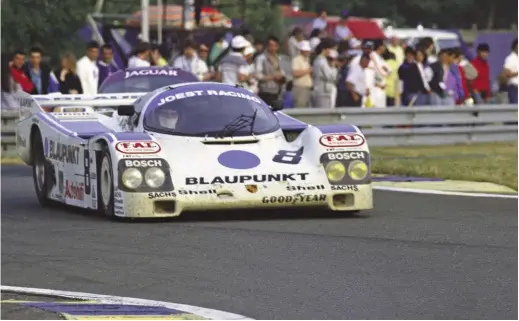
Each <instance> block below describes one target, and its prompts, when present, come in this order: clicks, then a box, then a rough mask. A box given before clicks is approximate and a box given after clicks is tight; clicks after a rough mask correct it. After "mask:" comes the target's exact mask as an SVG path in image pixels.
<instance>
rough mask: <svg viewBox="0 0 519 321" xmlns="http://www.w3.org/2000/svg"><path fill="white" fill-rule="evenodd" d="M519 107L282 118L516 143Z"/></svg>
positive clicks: (370, 132) (408, 141)
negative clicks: (518, 111)
mask: <svg viewBox="0 0 519 321" xmlns="http://www.w3.org/2000/svg"><path fill="white" fill-rule="evenodd" d="M517 110H518V108H517V106H515V105H493V106H482V107H465V106H460V107H413V108H405V107H404V108H364V109H361V108H338V109H324V108H309V109H286V110H284V112H285V113H286V114H288V115H290V116H292V117H294V118H297V119H300V120H301V121H304V122H306V123H309V124H312V125H328V124H354V125H357V126H359V127H360V128H361V130H362V132H363V133H364V135H365V136H366V137H367V139H368V143H369V145H370V146H409V145H447V144H455V143H477V142H497V141H515V140H517ZM1 118H2V140H1V144H2V157H3V158H5V157H13V156H16V135H15V125H16V121H17V120H18V119H19V114H18V112H17V111H2V113H1Z"/></svg>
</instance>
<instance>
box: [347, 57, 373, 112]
mask: <svg viewBox="0 0 519 321" xmlns="http://www.w3.org/2000/svg"><path fill="white" fill-rule="evenodd" d="M370 61H371V58H370V56H369V54H365V53H364V54H362V55H361V56H360V59H359V62H358V63H356V64H353V65H351V64H350V70H349V71H348V77H346V87H347V88H348V91H349V93H350V103H349V104H348V105H350V106H353V107H361V106H362V103H363V100H364V99H365V97H367V96H369V95H370V91H369V88H368V86H367V85H366V70H367V69H368V66H369V63H370Z"/></svg>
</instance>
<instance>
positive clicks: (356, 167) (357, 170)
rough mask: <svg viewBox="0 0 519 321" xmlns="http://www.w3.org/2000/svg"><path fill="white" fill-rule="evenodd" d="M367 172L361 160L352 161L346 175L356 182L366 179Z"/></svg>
mask: <svg viewBox="0 0 519 321" xmlns="http://www.w3.org/2000/svg"><path fill="white" fill-rule="evenodd" d="M368 172H369V169H368V165H367V164H366V163H364V162H363V161H361V160H354V161H353V162H351V163H350V165H349V166H348V175H349V176H350V177H351V178H352V179H354V180H356V181H360V180H363V179H364V178H366V176H367V175H368Z"/></svg>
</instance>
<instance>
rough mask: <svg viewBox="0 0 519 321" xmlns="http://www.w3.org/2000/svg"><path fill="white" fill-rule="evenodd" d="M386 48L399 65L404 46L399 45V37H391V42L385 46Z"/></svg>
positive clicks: (402, 56) (401, 61)
mask: <svg viewBox="0 0 519 321" xmlns="http://www.w3.org/2000/svg"><path fill="white" fill-rule="evenodd" d="M387 49H388V50H389V51H390V52H391V53H393V54H394V55H395V60H396V61H397V63H398V65H399V66H400V65H401V64H402V63H403V62H404V58H405V57H404V56H405V55H404V48H402V46H401V45H400V39H399V38H398V37H397V36H393V37H391V42H390V43H389V45H388V46H387Z"/></svg>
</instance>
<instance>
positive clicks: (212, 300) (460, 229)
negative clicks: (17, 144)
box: [1, 166, 518, 319]
mask: <svg viewBox="0 0 519 321" xmlns="http://www.w3.org/2000/svg"><path fill="white" fill-rule="evenodd" d="M1 215H2V284H3V285H13V286H26V287H35V288H47V289H54V290H67V291H81V292H90V293H98V294H109V295H120V296H127V297H136V298H145V299H152V300H161V301H169V302H175V303H184V304H190V305H196V306H201V307H205V308H212V309H218V310H223V311H228V312H232V313H238V314H242V315H245V316H248V317H251V318H258V319H517V316H518V314H517V308H518V304H517V302H518V301H517V281H518V280H517V216H518V215H517V199H494V198H476V197H459V196H442V195H424V194H410V193H396V192H387V191H375V209H374V210H372V211H367V212H364V213H362V214H360V215H357V216H341V215H340V214H336V213H325V212H324V213H323V212H318V211H298V212H293V211H291V212H288V213H287V212H286V211H285V212H280V211H240V212H227V213H205V214H192V215H186V216H185V217H183V218H181V219H175V220H166V221H164V220H162V221H154V222H143V223H120V222H110V221H108V220H106V219H105V218H103V217H99V216H95V215H93V214H91V213H89V212H84V211H76V210H70V209H62V208H57V209H43V208H41V207H40V206H39V204H38V202H37V200H36V196H35V192H34V187H33V185H32V177H31V172H30V168H29V167H28V166H25V167H24V166H2V213H1Z"/></svg>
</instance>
